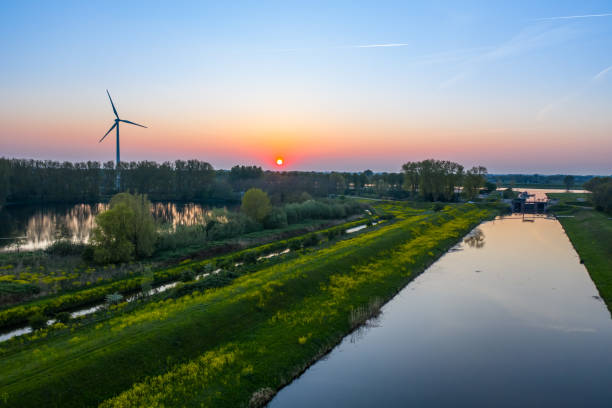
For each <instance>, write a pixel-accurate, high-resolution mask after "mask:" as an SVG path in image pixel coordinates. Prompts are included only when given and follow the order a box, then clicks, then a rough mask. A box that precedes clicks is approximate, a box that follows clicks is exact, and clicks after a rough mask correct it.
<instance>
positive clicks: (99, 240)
mask: <svg viewBox="0 0 612 408" xmlns="http://www.w3.org/2000/svg"><path fill="white" fill-rule="evenodd" d="M156 239H157V232H156V228H155V222H154V220H153V215H152V214H151V202H150V201H149V200H147V197H146V196H144V195H132V194H130V193H120V194H117V195H115V196H114V197H113V198H112V199H111V202H110V209H108V210H107V211H104V212H102V213H100V214H98V216H97V217H96V227H95V228H94V230H93V234H92V243H93V245H94V260H95V261H96V262H98V263H114V262H126V261H129V260H131V259H133V258H134V256H138V257H146V256H150V255H151V254H152V253H153V250H154V246H155V240H156Z"/></svg>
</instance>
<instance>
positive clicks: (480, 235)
mask: <svg viewBox="0 0 612 408" xmlns="http://www.w3.org/2000/svg"><path fill="white" fill-rule="evenodd" d="M484 239H485V236H484V232H482V230H481V229H480V228H475V229H474V230H473V231H472V232H470V233H469V234H468V235H467V236H466V237H465V238H464V239H463V242H465V243H466V244H468V245H469V246H470V247H471V248H482V247H483V246H484V244H485V240H484Z"/></svg>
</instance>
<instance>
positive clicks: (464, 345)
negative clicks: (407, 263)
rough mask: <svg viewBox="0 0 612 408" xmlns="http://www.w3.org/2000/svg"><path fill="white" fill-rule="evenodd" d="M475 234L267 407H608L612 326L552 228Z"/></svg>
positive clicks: (493, 228)
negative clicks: (483, 242) (480, 239)
mask: <svg viewBox="0 0 612 408" xmlns="http://www.w3.org/2000/svg"><path fill="white" fill-rule="evenodd" d="M478 229H479V230H481V232H482V234H483V236H486V243H487V244H486V245H485V246H481V247H478V245H475V246H471V245H470V244H469V243H468V242H463V243H461V244H459V246H460V247H461V250H459V251H452V252H449V253H447V254H446V255H444V256H443V257H442V258H440V259H439V260H438V261H437V262H436V263H434V264H433V265H432V266H431V267H430V268H429V269H428V270H427V271H425V273H423V274H422V275H420V276H419V277H417V278H416V279H415V280H414V281H413V282H412V283H410V284H409V285H408V286H406V287H405V288H404V289H403V290H402V291H401V292H400V293H399V294H398V296H396V297H395V298H394V299H392V300H391V301H390V302H389V303H388V304H387V305H385V306H384V307H383V313H382V315H381V316H380V317H379V319H378V321H377V324H376V325H374V327H370V328H368V329H366V330H365V333H359V335H358V336H356V337H355V336H348V337H347V338H345V339H344V340H343V341H342V342H341V343H340V345H338V346H337V347H336V348H335V349H334V350H333V351H332V352H331V353H330V354H329V355H328V357H327V358H326V359H324V360H321V361H319V362H317V363H316V364H315V365H313V366H312V367H310V368H309V369H308V370H307V371H306V372H305V373H304V374H302V375H301V377H300V378H298V379H297V380H295V381H294V382H293V383H292V384H290V385H289V386H288V387H286V388H285V389H283V390H281V391H280V392H279V394H278V395H277V396H276V398H275V399H274V400H272V402H271V404H270V405H269V406H270V407H272V408H277V407H340V406H342V407H372V406H380V407H405V406H414V407H423V406H435V407H455V406H468V407H491V406H495V407H500V406H501V407H519V406H529V407H532V406H546V407H577V406H588V407H610V406H612V387H610V384H612V353H610V345H611V344H612V320H611V319H610V314H609V312H608V310H607V309H606V307H605V304H604V303H603V302H602V301H601V300H599V299H597V298H595V297H596V296H597V295H598V293H597V290H596V288H595V286H594V284H593V282H592V281H591V279H590V278H589V275H588V273H587V271H586V269H585V268H584V266H583V265H581V264H580V261H579V258H578V255H577V254H576V252H575V251H574V249H573V247H572V246H571V243H570V242H569V239H568V238H567V236H566V235H565V234H564V232H563V229H562V228H561V225H560V224H559V223H558V221H556V220H554V219H547V218H544V217H541V218H537V219H535V221H534V222H530V223H524V222H522V221H521V219H518V218H511V217H510V218H505V219H497V220H495V221H491V222H486V223H484V224H482V225H481V226H480V227H479V228H478ZM476 241H478V240H476ZM376 326H378V327H376Z"/></svg>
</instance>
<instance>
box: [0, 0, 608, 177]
mask: <svg viewBox="0 0 612 408" xmlns="http://www.w3.org/2000/svg"><path fill="white" fill-rule="evenodd" d="M534 3H535V4H534ZM0 10H1V11H2V12H1V13H0V47H1V51H2V55H3V58H2V65H1V68H0V69H1V71H0V73H1V74H2V75H1V76H0V87H1V88H2V90H3V96H4V97H3V98H2V100H1V101H0V154H1V155H7V156H16V157H36V158H52V159H61V160H64V159H66V160H92V159H93V160H111V159H112V158H113V157H114V142H113V141H111V140H108V141H105V142H104V143H103V144H98V143H97V142H98V139H99V137H101V135H102V134H104V132H105V131H106V130H107V129H108V127H109V126H110V125H111V124H112V112H111V111H110V107H109V106H108V101H107V100H106V99H105V98H106V95H105V89H107V88H108V89H109V90H110V91H111V94H112V95H113V98H114V99H115V103H116V104H117V107H118V109H119V112H120V114H122V115H123V116H125V118H127V119H129V120H133V121H136V122H139V123H145V124H147V125H149V126H150V129H147V130H141V129H139V128H133V129H128V128H122V158H123V159H124V160H140V159H154V160H166V159H175V158H198V159H202V160H207V161H209V162H211V163H212V164H213V165H214V166H215V167H218V168H227V167H230V166H231V165H233V164H236V163H252V164H258V165H263V166H265V167H270V166H271V163H272V162H273V161H274V159H275V158H276V156H283V157H285V158H286V162H287V168H290V169H317V170H362V169H364V168H372V169H375V170H392V171H393V170H394V171H397V170H399V168H400V166H401V164H402V163H403V162H405V161H407V160H419V159H424V158H428V157H435V158H440V159H450V160H455V161H459V162H462V163H464V164H466V165H472V164H483V165H485V166H487V167H488V168H489V170H490V171H491V172H510V171H512V172H540V173H556V172H572V173H600V174H609V173H612V160H610V157H612V137H611V136H612V135H611V130H612V114H610V112H611V111H612V92H611V91H612V69H611V70H610V71H606V70H607V69H608V68H610V67H611V66H612V35H611V34H612V4H611V3H610V2H603V1H600V2H589V1H583V2H576V1H571V2H570V1H565V2H563V1H554V2H552V1H551V2H537V3H536V2H527V1H518V2H484V1H482V2H442V1H440V2H419V3H416V2H381V1H377V2H355V1H351V2H287V1H285V2H255V1H253V2H28V1H24V2H12V3H10V4H9V3H4V4H2V5H1V6H0ZM124 129H125V130H124Z"/></svg>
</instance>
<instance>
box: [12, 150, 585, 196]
mask: <svg viewBox="0 0 612 408" xmlns="http://www.w3.org/2000/svg"><path fill="white" fill-rule="evenodd" d="M402 170H403V172H401V173H374V172H372V171H371V170H365V171H362V172H353V173H350V172H331V173H329V172H302V171H288V172H278V171H264V170H262V168H261V167H256V166H234V167H233V168H232V169H231V170H215V169H213V167H212V166H211V165H210V164H209V163H206V162H203V161H199V160H187V161H185V160H176V161H174V162H169V161H167V162H163V163H157V162H153V161H139V162H129V163H128V162H122V163H120V165H119V172H120V174H121V179H120V180H121V184H120V187H119V189H118V190H117V188H116V184H115V182H116V176H117V169H116V168H115V164H114V162H112V161H108V162H105V163H100V162H95V161H88V162H79V163H71V162H58V161H51V160H26V159H6V158H0V206H1V205H3V204H4V203H20V204H25V203H27V204H41V203H79V202H96V201H103V200H106V199H109V198H110V197H111V196H112V195H113V194H116V193H117V192H119V191H131V192H134V193H143V194H147V195H148V197H149V199H151V200H153V201H199V202H210V203H218V202H238V201H240V198H241V194H242V193H243V192H245V191H246V190H248V189H249V188H252V187H256V188H260V189H262V190H263V191H265V192H267V193H268V195H269V196H270V199H271V200H272V203H273V204H281V203H291V202H299V201H304V200H305V199H307V198H308V197H306V198H305V197H304V196H303V195H304V194H306V195H308V196H311V197H326V196H329V195H359V196H370V197H385V198H393V199H401V198H406V197H410V196H412V197H417V196H418V197H420V198H422V199H425V200H437V201H453V200H456V199H457V198H458V191H459V187H462V192H463V195H464V196H465V197H466V198H470V199H471V198H473V197H474V196H475V195H476V194H477V193H478V190H479V189H480V188H483V187H486V188H488V189H490V188H491V186H492V184H489V185H488V186H487V185H485V182H486V181H488V182H489V183H501V184H502V185H511V184H516V185H517V186H518V185H521V184H541V185H564V184H566V182H567V180H566V178H565V176H563V175H555V176H542V175H538V174H534V175H524V174H501V175H497V174H488V175H487V174H486V169H485V168H484V167H473V168H471V169H468V170H466V169H464V167H463V166H462V165H460V164H458V163H453V162H450V161H443V160H433V159H429V160H423V161H420V162H408V163H406V164H405V165H404V166H403V167H402ZM591 178H592V176H573V185H574V186H576V187H580V186H581V185H582V184H583V183H584V182H586V181H588V180H589V179H591Z"/></svg>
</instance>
